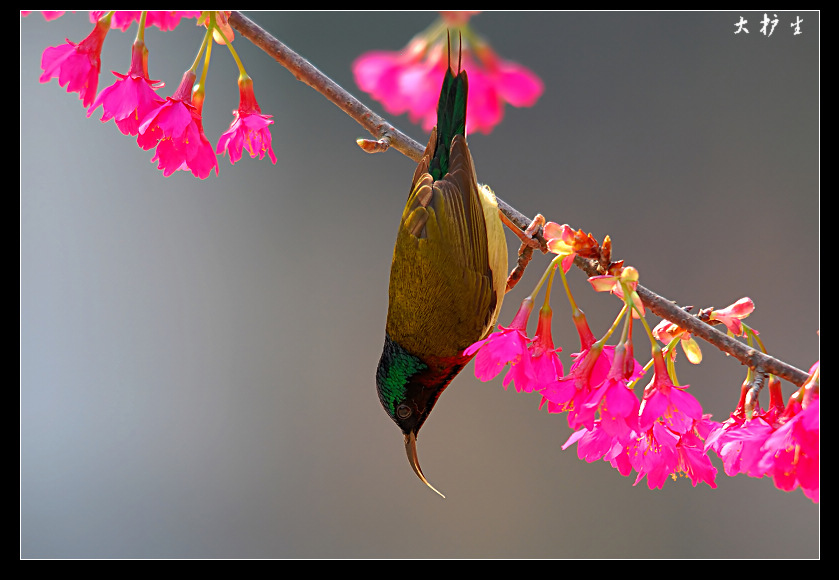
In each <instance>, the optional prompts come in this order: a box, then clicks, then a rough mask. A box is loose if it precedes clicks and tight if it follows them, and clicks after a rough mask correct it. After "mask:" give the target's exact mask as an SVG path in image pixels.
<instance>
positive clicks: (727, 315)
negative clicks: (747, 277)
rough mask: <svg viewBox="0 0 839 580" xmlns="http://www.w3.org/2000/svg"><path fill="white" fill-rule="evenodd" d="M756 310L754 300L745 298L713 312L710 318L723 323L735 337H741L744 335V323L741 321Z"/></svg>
mask: <svg viewBox="0 0 839 580" xmlns="http://www.w3.org/2000/svg"><path fill="white" fill-rule="evenodd" d="M754 309H755V305H754V302H752V299H751V298H749V297H745V298H741V299H740V300H738V301H737V302H735V303H734V304H731V305H729V306H726V307H725V308H723V309H721V310H713V311H711V315H710V318H711V320H718V321H720V322H722V323H723V324H724V325H725V327H726V328H727V329H728V331H729V332H730V333H731V334H733V335H734V336H740V335H742V334H743V323H742V322H740V320H742V319H743V318H746V317H747V316H748V315H749V314H751V313H752V312H754Z"/></svg>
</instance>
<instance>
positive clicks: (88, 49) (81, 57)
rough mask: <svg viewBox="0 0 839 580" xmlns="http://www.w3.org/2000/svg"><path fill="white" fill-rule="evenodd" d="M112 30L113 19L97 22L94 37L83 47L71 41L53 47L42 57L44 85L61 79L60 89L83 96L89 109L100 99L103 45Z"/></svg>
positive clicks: (93, 31) (106, 18)
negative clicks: (94, 100) (98, 97)
mask: <svg viewBox="0 0 839 580" xmlns="http://www.w3.org/2000/svg"><path fill="white" fill-rule="evenodd" d="M108 30H110V19H109V18H108V17H105V18H103V19H101V20H97V21H96V25H95V26H94V27H93V30H92V31H91V33H90V34H89V35H88V36H87V38H85V39H84V40H83V41H81V42H80V43H79V44H76V43H74V42H71V41H70V40H69V39H67V44H62V45H59V46H50V47H48V48H47V49H46V50H44V53H43V55H42V56H41V68H42V69H44V72H43V74H42V75H41V78H40V80H41V82H42V83H47V82H49V81H50V79H53V78H58V85H59V86H61V87H63V86H66V87H67V92H68V93H79V98H80V99H81V100H82V104H83V105H84V106H85V107H89V106H90V104H91V103H92V102H93V99H94V98H95V97H96V87H97V85H98V84H99V70H100V68H101V65H102V63H101V57H100V55H101V53H102V45H103V44H104V43H105V36H106V35H107V34H108Z"/></svg>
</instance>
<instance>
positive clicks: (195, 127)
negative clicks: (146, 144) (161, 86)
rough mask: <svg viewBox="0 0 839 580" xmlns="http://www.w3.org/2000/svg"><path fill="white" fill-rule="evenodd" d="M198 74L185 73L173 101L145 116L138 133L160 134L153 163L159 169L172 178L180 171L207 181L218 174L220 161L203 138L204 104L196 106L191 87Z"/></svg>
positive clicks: (170, 100)
mask: <svg viewBox="0 0 839 580" xmlns="http://www.w3.org/2000/svg"><path fill="white" fill-rule="evenodd" d="M195 78H196V77H195V73H194V72H192V71H187V72H186V73H184V76H183V80H182V81H181V84H180V86H179V87H178V89H177V90H176V91H175V94H174V95H173V96H171V97H167V98H166V100H165V101H163V102H162V103H160V104H159V105H158V106H157V107H155V108H154V109H152V111H151V112H150V113H149V114H148V115H146V118H145V119H144V120H143V122H142V123H141V124H140V128H139V131H140V133H142V134H145V133H146V132H148V131H159V135H160V140H159V141H158V143H157V149H156V151H155V154H154V157H152V162H155V161H157V162H158V166H157V168H158V169H160V170H162V171H163V175H164V176H165V177H169V176H170V175H172V173H174V172H175V171H178V170H189V171H191V172H192V174H193V175H195V176H196V177H198V178H200V179H204V178H206V177H207V176H209V175H210V172H211V171H212V170H213V169H215V170H216V174H218V161H217V159H216V155H215V152H214V151H213V146H212V145H210V142H209V141H208V140H207V137H206V136H205V135H204V128H203V125H202V124H201V111H200V107H199V106H200V104H201V101H200V100H199V99H196V102H195V104H194V103H193V96H192V85H193V83H194V82H195Z"/></svg>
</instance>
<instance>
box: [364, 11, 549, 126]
mask: <svg viewBox="0 0 839 580" xmlns="http://www.w3.org/2000/svg"><path fill="white" fill-rule="evenodd" d="M471 15H472V13H468V12H466V13H445V14H444V15H443V17H444V19H445V20H446V22H447V23H448V25H449V28H450V34H451V35H452V38H454V37H455V36H456V35H457V31H456V30H457V28H458V27H463V28H466V27H467V21H468V19H469V17H470V16H471ZM443 29H444V27H435V28H434V32H433V33H425V34H420V35H417V37H415V38H414V39H413V40H412V41H411V42H410V43H409V44H408V45H407V46H406V47H405V48H404V49H403V50H402V51H398V52H392V51H381V50H380V51H372V52H368V53H365V54H363V55H361V56H360V57H358V58H357V59H356V60H355V62H354V63H353V73H354V75H355V81H356V83H357V84H358V86H359V88H361V90H363V91H364V92H366V93H369V94H370V95H371V96H372V97H373V98H374V99H376V100H377V101H379V102H381V103H382V105H383V106H384V108H385V110H386V111H387V112H388V113H390V114H392V115H401V114H403V113H407V114H408V118H409V119H410V120H411V122H413V123H419V124H420V125H421V126H422V128H423V129H424V130H426V131H430V130H431V128H432V127H433V126H434V124H435V123H436V122H437V99H438V98H439V96H440V85H441V84H442V82H443V76H444V75H445V72H446V69H447V68H448V66H449V62H448V47H447V41H446V38H447V37H446V36H445V35H444V34H440V32H441V31H442V30H443ZM467 39H472V44H469V42H468V40H467ZM453 58H454V57H453ZM458 58H459V59H460V65H461V69H462V70H466V71H467V73H468V74H469V95H468V101H467V108H468V111H469V114H468V115H467V130H468V131H473V132H481V133H489V132H490V131H492V129H493V128H494V127H495V126H496V125H497V124H498V123H500V122H501V119H502V118H503V117H504V105H505V103H509V104H510V105H513V106H514V107H531V106H533V105H534V104H535V103H536V101H537V100H538V99H539V97H540V96H541V95H542V92H543V90H544V84H543V82H542V80H541V79H540V78H539V77H538V76H536V74H534V73H533V72H532V71H530V70H529V69H527V68H526V67H524V66H522V65H520V64H517V63H514V62H511V61H508V60H505V59H502V58H501V57H499V56H498V55H497V54H496V53H495V51H493V49H492V48H491V47H490V46H489V45H488V44H487V43H486V42H484V41H482V40H480V39H479V38H477V36H476V35H474V33H471V32H470V33H469V34H466V33H464V34H463V44H462V45H461V52H460V55H459V57H458Z"/></svg>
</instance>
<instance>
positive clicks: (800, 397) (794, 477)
mask: <svg viewBox="0 0 839 580" xmlns="http://www.w3.org/2000/svg"><path fill="white" fill-rule="evenodd" d="M818 382H819V363H818V362H817V363H816V364H814V365H813V366H812V367H811V368H810V379H809V380H808V381H807V383H805V384H804V385H803V386H802V388H801V389H800V390H799V391H798V392H797V393H795V394H794V395H793V396H792V397H790V399H789V402H788V403H787V404H786V405H784V400H783V395H782V394H781V388H780V381H778V379H777V378H775V377H771V378H770V380H769V397H770V399H769V408H768V409H767V410H766V411H763V410H761V409H759V408H758V409H755V410H754V411H753V413H752V414H751V417H749V413H748V412H747V406H748V405H747V396H746V395H747V393H748V390H749V385H748V384H746V385H744V386H743V389H742V392H741V396H740V402H739V403H738V405H737V408H736V409H735V411H734V412H733V413H732V414H731V416H730V417H729V419H728V420H727V421H724V422H723V423H717V424H715V426H714V428H713V429H712V430H711V431H710V433H709V434H708V437H707V439H706V441H705V447H706V449H713V450H714V451H715V452H716V453H717V454H718V455H719V456H720V457H721V458H722V460H723V468H724V470H725V473H726V474H727V475H730V476H734V475H737V474H738V473H744V474H746V475H748V476H750V477H771V478H772V479H773V481H774V482H775V486H776V487H778V488H779V489H783V490H784V491H792V490H794V489H796V488H797V487H801V490H802V491H803V492H804V495H806V496H807V497H809V498H810V499H811V500H813V501H814V502H818V501H819V393H818Z"/></svg>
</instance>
